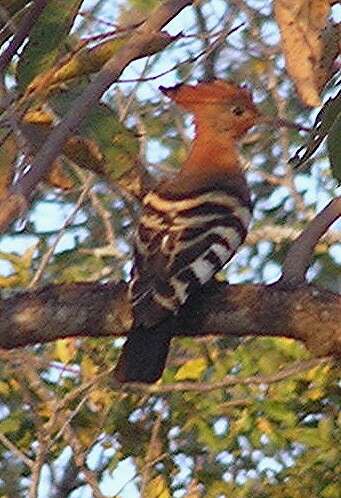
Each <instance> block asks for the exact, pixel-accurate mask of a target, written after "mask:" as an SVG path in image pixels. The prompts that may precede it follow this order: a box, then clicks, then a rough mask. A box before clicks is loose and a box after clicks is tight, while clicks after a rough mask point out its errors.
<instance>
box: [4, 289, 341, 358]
mask: <svg viewBox="0 0 341 498" xmlns="http://www.w3.org/2000/svg"><path fill="white" fill-rule="evenodd" d="M131 326H132V320H131V316H130V304H129V302H128V300H127V286H126V284H123V283H122V284H119V285H115V284H106V285H102V284H97V283H88V284H74V285H60V286H58V285H55V286H49V287H46V288H44V289H42V290H40V291H37V292H27V293H23V294H20V295H18V296H14V297H11V298H9V299H6V300H3V301H2V302H1V303H0V347H2V348H5V349H10V348H16V347H19V346H26V345H29V344H36V343H45V342H49V341H54V340H56V339H58V338H65V337H77V336H90V337H103V336H109V337H110V336H111V337H113V336H120V335H126V334H127V333H128V332H129V330H130V328H131ZM162 327H167V328H170V329H171V330H172V332H173V333H174V335H183V336H184V335H188V336H203V335H212V334H216V335H229V336H230V335H233V336H247V335H250V336H284V337H290V338H293V339H297V340H300V341H302V342H304V343H305V345H306V346H307V347H308V349H310V350H311V351H312V352H314V353H315V354H317V355H336V356H337V355H341V296H338V295H337V294H334V293H332V292H329V291H327V290H323V289H319V288H317V287H315V286H312V285H304V286H300V287H299V288H296V289H293V288H290V289H283V288H279V289H276V286H275V285H270V286H265V285H231V286H230V285H227V284H215V285H213V286H210V287H207V288H206V289H204V290H203V291H202V292H201V293H200V295H198V296H196V297H195V298H192V299H191V300H190V301H189V302H188V303H187V305H185V306H184V307H183V309H182V310H181V312H180V313H179V315H178V316H177V317H172V318H170V319H168V320H166V321H165V322H164V323H163V324H162Z"/></svg>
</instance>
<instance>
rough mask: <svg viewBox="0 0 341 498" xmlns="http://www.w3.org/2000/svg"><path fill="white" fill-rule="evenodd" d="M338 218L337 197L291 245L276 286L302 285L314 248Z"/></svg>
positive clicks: (339, 200)
mask: <svg viewBox="0 0 341 498" xmlns="http://www.w3.org/2000/svg"><path fill="white" fill-rule="evenodd" d="M340 216H341V197H337V198H336V199H333V200H332V201H331V202H330V203H329V204H328V205H327V206H326V207H325V208H324V209H323V210H322V211H321V212H320V213H319V214H318V215H317V216H316V217H315V218H314V219H313V220H312V221H311V223H310V224H309V226H308V227H307V228H306V230H304V231H303V232H302V233H301V235H300V236H299V237H298V238H297V239H296V240H295V242H294V243H293V244H292V245H291V247H290V249H289V251H288V254H287V256H286V258H285V260H284V263H283V268H282V278H281V279H280V280H279V282H278V285H280V286H283V287H297V286H298V285H301V284H304V282H305V274H306V271H307V270H308V267H309V265H310V263H311V258H312V253H313V250H314V247H315V246H316V244H317V242H318V241H319V240H320V238H321V237H322V235H323V234H324V233H325V232H326V231H327V230H328V228H329V227H330V225H332V224H333V223H334V221H336V220H337V219H338V218H339V217H340Z"/></svg>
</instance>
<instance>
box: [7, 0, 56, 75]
mask: <svg viewBox="0 0 341 498" xmlns="http://www.w3.org/2000/svg"><path fill="white" fill-rule="evenodd" d="M47 2H48V0H35V2H33V5H32V7H31V8H30V9H29V10H28V12H27V13H26V15H25V17H24V19H23V20H22V23H21V25H20V26H19V29H18V31H17V32H16V33H15V35H14V37H13V39H12V41H11V42H10V44H9V45H8V47H7V48H6V50H4V51H3V52H2V54H1V55H0V74H2V73H3V71H4V70H5V69H6V67H7V66H8V64H9V63H10V62H11V60H12V58H13V56H14V55H15V54H16V53H17V51H18V49H19V48H20V47H21V45H22V44H23V42H24V41H25V38H26V37H27V36H28V35H29V33H30V31H31V29H32V27H33V26H34V24H35V23H36V22H37V20H38V18H39V17H40V15H41V13H42V12H43V10H44V9H45V7H46V4H47Z"/></svg>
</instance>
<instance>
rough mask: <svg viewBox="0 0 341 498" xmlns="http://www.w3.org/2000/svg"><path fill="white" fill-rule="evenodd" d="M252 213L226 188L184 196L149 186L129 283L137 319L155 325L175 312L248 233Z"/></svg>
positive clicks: (217, 268)
mask: <svg viewBox="0 0 341 498" xmlns="http://www.w3.org/2000/svg"><path fill="white" fill-rule="evenodd" d="M250 217H251V213H250V205H249V204H248V203H245V202H243V201H242V200H241V199H240V198H239V197H238V196H231V195H229V194H228V193H227V192H225V191H223V190H215V191H208V192H203V193H200V194H198V195H193V196H188V197H186V198H183V199H171V198H169V196H165V195H163V194H161V193H157V192H150V193H149V194H148V195H147V196H146V197H145V199H144V208H143V213H142V217H141V220H140V223H139V227H138V233H137V241H136V258H135V265H134V271H133V280H132V283H131V287H130V288H131V298H132V302H133V306H134V313H135V318H136V319H137V320H138V322H139V323H145V324H148V325H151V324H152V323H153V321H155V322H157V321H159V320H160V316H162V314H163V315H165V314H168V313H169V312H176V310H177V309H178V308H179V307H180V306H181V305H182V304H184V303H185V301H186V300H187V298H188V296H189V295H190V294H191V293H192V292H193V291H195V290H196V289H197V288H198V287H200V286H202V285H204V284H205V283H206V282H208V281H209V280H210V279H211V278H212V277H213V276H214V274H215V273H217V271H219V270H220V269H221V268H222V267H223V266H224V265H225V264H226V263H227V262H228V261H229V260H230V259H231V257H232V256H233V254H234V253H235V251H236V249H237V248H238V247H239V246H240V245H241V244H242V242H243V240H244V239H245V236H246V233H247V227H248V224H249V222H250ZM151 307H152V311H151ZM144 316H145V317H146V318H144ZM151 320H152V321H151Z"/></svg>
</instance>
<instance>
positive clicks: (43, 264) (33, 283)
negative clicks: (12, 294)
mask: <svg viewBox="0 0 341 498" xmlns="http://www.w3.org/2000/svg"><path fill="white" fill-rule="evenodd" d="M93 181H94V176H93V175H92V174H91V175H89V178H88V180H87V182H86V183H85V185H84V189H83V191H82V193H81V195H80V196H79V198H78V201H77V203H76V205H75V207H74V209H73V210H72V212H71V213H70V215H69V216H68V217H67V219H66V220H65V222H64V224H63V226H62V228H61V229H60V231H59V232H58V235H57V237H56V238H55V240H54V242H53V244H51V246H50V248H49V249H48V250H47V251H46V253H45V254H44V256H43V257H42V259H41V262H40V265H39V268H38V269H37V271H36V273H35V275H34V277H33V278H32V280H31V282H30V283H29V285H28V287H27V288H28V289H32V288H33V287H35V286H36V285H37V284H38V283H39V281H40V279H41V277H42V275H43V273H44V271H45V268H46V266H47V265H48V263H49V261H50V259H51V257H52V255H53V253H54V251H55V249H56V247H57V244H58V243H59V241H60V239H61V238H62V237H63V235H64V233H65V229H66V228H67V227H68V226H69V225H70V224H71V223H72V221H73V220H74V218H75V216H76V214H77V212H78V210H79V209H80V207H81V205H82V204H83V202H84V200H85V198H86V197H87V195H88V193H89V190H90V189H91V187H92V184H93Z"/></svg>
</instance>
